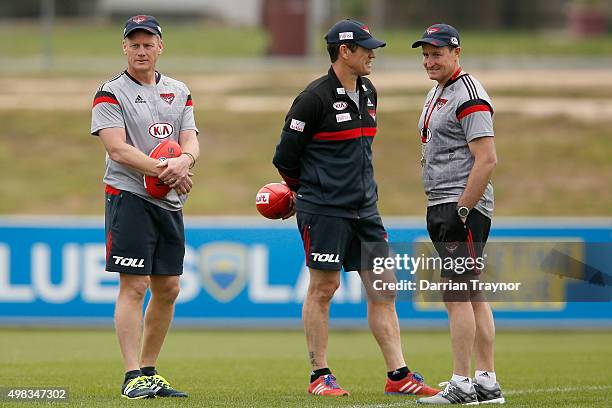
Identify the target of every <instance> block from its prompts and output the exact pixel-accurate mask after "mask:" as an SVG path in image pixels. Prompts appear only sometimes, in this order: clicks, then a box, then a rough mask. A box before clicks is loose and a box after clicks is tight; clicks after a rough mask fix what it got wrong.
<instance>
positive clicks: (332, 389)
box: [308, 374, 350, 397]
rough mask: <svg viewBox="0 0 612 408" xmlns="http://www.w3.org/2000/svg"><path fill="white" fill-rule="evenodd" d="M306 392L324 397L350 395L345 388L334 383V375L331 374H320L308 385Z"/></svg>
mask: <svg viewBox="0 0 612 408" xmlns="http://www.w3.org/2000/svg"><path fill="white" fill-rule="evenodd" d="M308 393H309V394H312V395H323V396H326V397H344V396H348V395H350V394H349V392H348V391H347V390H343V389H342V387H340V386H339V385H338V383H336V377H334V376H333V375H332V374H327V375H322V376H320V377H319V378H317V379H316V380H315V381H314V382H312V383H310V385H309V386H308Z"/></svg>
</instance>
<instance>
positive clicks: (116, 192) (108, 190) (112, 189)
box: [104, 184, 121, 195]
mask: <svg viewBox="0 0 612 408" xmlns="http://www.w3.org/2000/svg"><path fill="white" fill-rule="evenodd" d="M104 192H105V193H106V194H110V195H119V194H121V190H119V189H118V188H115V187H113V186H109V185H108V184H107V185H106V187H105V188H104Z"/></svg>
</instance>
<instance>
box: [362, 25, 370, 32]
mask: <svg viewBox="0 0 612 408" xmlns="http://www.w3.org/2000/svg"><path fill="white" fill-rule="evenodd" d="M361 29H362V30H363V31H365V32H366V33H368V34H370V27H368V26H367V25H362V26H361Z"/></svg>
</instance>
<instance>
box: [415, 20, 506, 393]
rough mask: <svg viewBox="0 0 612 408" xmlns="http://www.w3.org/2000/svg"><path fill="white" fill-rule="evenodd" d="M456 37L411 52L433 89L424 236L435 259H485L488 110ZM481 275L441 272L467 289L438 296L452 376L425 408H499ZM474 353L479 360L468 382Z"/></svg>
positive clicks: (490, 153) (427, 123) (425, 40)
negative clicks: (465, 407)
mask: <svg viewBox="0 0 612 408" xmlns="http://www.w3.org/2000/svg"><path fill="white" fill-rule="evenodd" d="M460 45H461V44H460V39H459V32H458V31H457V30H456V29H455V28H454V27H452V26H450V25H448V24H434V25H432V26H430V27H428V28H427V29H426V30H425V32H424V33H423V35H422V37H421V38H420V39H419V40H417V41H416V42H414V44H413V45H412V47H413V48H417V47H422V51H423V67H424V68H425V70H426V71H427V75H428V76H429V78H430V79H432V80H433V81H435V85H434V86H433V87H432V89H431V90H430V91H429V94H428V95H427V97H426V98H425V105H424V107H423V111H422V114H421V118H420V120H419V125H418V126H419V133H420V138H421V148H422V154H421V164H422V166H423V183H424V186H425V192H426V194H427V197H428V203H427V230H428V232H429V236H430V237H431V240H432V242H433V243H434V246H435V248H436V251H437V252H438V255H439V256H440V257H441V258H442V259H444V260H446V259H448V258H451V259H457V260H459V258H463V259H461V261H462V262H464V263H463V264H462V265H468V263H467V260H469V259H471V260H472V261H471V264H472V265H474V262H475V261H476V260H477V259H479V258H480V259H483V258H481V257H482V251H483V249H484V246H485V244H486V242H487V238H488V236H489V230H490V227H491V217H492V216H493V186H492V185H491V182H490V178H491V175H492V173H493V169H494V168H495V165H496V163H497V155H496V153H495V143H494V132H493V104H492V102H491V99H490V98H489V95H488V94H487V92H486V91H485V90H484V88H483V87H482V85H481V84H480V82H478V80H477V79H476V78H474V77H473V76H472V75H470V74H468V73H466V72H464V71H463V70H462V69H461V66H460V64H459V55H460V53H461V47H460ZM481 272H482V271H481V270H479V269H478V268H476V267H474V268H468V270H467V271H465V270H464V269H463V268H458V269H457V270H453V269H452V268H449V269H443V270H442V282H452V283H455V284H461V283H463V284H464V287H466V288H468V289H467V290H452V289H449V290H445V291H444V292H443V293H442V296H443V299H444V303H445V306H446V309H447V311H448V318H449V325H450V331H451V343H452V348H453V375H452V377H451V379H450V381H449V382H448V383H447V385H446V388H445V389H444V391H443V392H441V393H440V394H438V395H435V396H432V397H429V398H421V399H419V400H418V401H417V402H419V403H425V404H477V403H478V402H486V403H504V402H505V400H504V397H503V396H502V393H501V389H500V387H499V384H498V383H497V381H496V376H495V369H494V366H493V339H494V337H495V326H494V323H493V315H492V313H491V308H490V307H489V304H488V303H487V301H486V299H485V297H484V293H482V291H480V290H473V282H474V281H478V279H479V277H480V274H481ZM472 352H473V353H474V354H475V357H476V372H475V375H474V379H472V378H471V377H470V362H471V359H472Z"/></svg>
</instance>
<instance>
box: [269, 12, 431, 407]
mask: <svg viewBox="0 0 612 408" xmlns="http://www.w3.org/2000/svg"><path fill="white" fill-rule="evenodd" d="M325 39H326V40H327V50H328V52H329V55H330V59H331V62H332V65H331V68H330V69H329V72H328V74H327V75H325V76H323V77H321V78H319V79H317V80H315V81H313V82H312V83H311V84H310V85H308V87H306V89H305V90H304V91H302V92H301V93H300V95H298V97H297V98H296V99H295V101H294V102H293V105H292V106H291V109H290V110H289V113H288V114H287V117H286V118H285V126H284V127H283V131H282V133H281V138H280V142H279V144H278V146H277V147H276V154H275V155H274V159H273V163H274V165H275V166H276V168H277V169H278V170H279V172H280V173H281V175H282V177H283V179H284V180H285V181H286V182H287V184H288V185H289V187H290V188H291V189H292V190H293V191H295V206H294V207H295V210H297V223H298V227H299V230H300V233H301V235H302V240H303V242H304V251H305V255H306V265H307V266H308V268H309V271H310V282H309V286H308V293H307V295H306V298H305V299H304V305H303V313H302V318H303V321H304V331H305V333H306V342H307V345H308V353H309V357H310V364H311V367H312V372H311V377H310V386H309V387H308V392H309V393H310V394H314V395H327V396H342V395H348V392H347V391H346V390H344V389H342V388H341V387H340V386H339V385H338V384H337V383H336V379H335V377H334V376H333V375H332V373H331V370H330V369H329V367H328V364H327V339H328V320H329V305H330V302H331V299H332V297H333V295H334V293H335V291H336V289H338V287H339V285H340V269H342V268H344V270H345V271H358V272H359V274H360V277H361V279H362V281H363V283H364V286H365V287H366V292H367V293H368V321H369V323H370V328H371V330H372V333H373V334H374V337H375V338H376V340H377V342H378V344H379V346H380V349H381V351H382V353H383V356H384V358H385V362H386V364H387V368H388V371H389V372H388V378H387V385H386V387H385V392H386V393H394V394H395V393H397V394H407V395H410V394H412V395H435V394H436V393H437V392H438V390H435V389H433V388H431V387H429V386H427V385H426V384H425V383H424V382H423V378H422V377H421V376H420V375H418V374H416V373H412V372H410V370H409V369H408V367H407V366H406V363H405V361H404V357H403V353H402V348H401V342H400V330H399V323H398V320H397V314H396V311H395V294H394V293H385V294H381V293H375V291H374V289H373V285H372V281H373V279H372V278H373V276H372V271H371V266H369V262H368V261H367V260H366V262H362V256H361V255H362V244H365V243H370V244H374V246H375V247H377V248H380V247H384V250H383V252H384V254H383V255H382V256H386V255H387V245H386V241H387V232H386V231H385V228H384V226H383V223H382V220H381V218H380V215H379V213H378V208H377V201H378V194H377V186H376V181H375V180H374V169H373V166H372V142H373V141H374V137H375V136H376V107H377V96H376V89H375V88H374V86H373V85H372V83H371V82H370V80H368V79H367V78H365V77H364V76H365V75H368V74H370V73H371V71H372V61H373V59H374V58H375V55H374V49H376V48H378V47H384V46H385V45H386V44H385V43H384V42H383V41H380V40H377V39H376V38H374V37H372V35H371V34H370V32H369V29H368V27H367V26H366V25H364V24H363V23H360V22H358V21H355V20H348V19H347V20H342V21H339V22H338V23H336V24H335V25H334V26H333V27H332V28H331V29H330V30H329V32H328V33H327V35H326V36H325ZM291 215H293V214H292V213H289V214H287V217H289V216H291ZM376 243H378V245H376ZM367 256H371V255H370V254H368V255H367ZM366 258H367V257H366Z"/></svg>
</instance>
